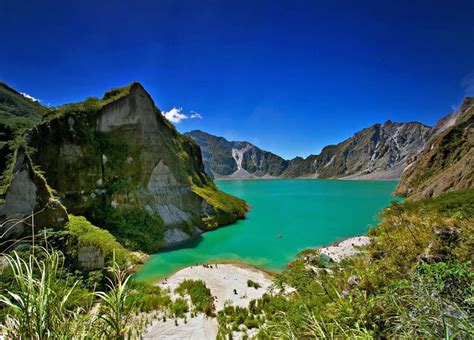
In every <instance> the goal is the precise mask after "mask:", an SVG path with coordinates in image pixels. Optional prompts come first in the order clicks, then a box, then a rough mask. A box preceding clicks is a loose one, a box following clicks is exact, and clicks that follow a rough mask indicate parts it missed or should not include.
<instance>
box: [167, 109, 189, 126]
mask: <svg viewBox="0 0 474 340" xmlns="http://www.w3.org/2000/svg"><path fill="white" fill-rule="evenodd" d="M163 116H165V117H166V119H168V120H169V121H170V122H172V123H175V124H179V123H181V121H183V120H185V119H188V116H186V115H185V114H184V113H183V109H182V108H181V107H179V108H178V107H173V108H172V109H171V110H169V111H168V112H163Z"/></svg>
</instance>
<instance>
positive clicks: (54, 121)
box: [4, 83, 246, 251]
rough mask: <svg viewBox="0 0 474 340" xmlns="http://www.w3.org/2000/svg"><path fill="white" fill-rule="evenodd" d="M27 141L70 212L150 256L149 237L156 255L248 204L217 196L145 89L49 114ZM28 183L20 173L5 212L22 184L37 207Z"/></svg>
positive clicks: (186, 142)
mask: <svg viewBox="0 0 474 340" xmlns="http://www.w3.org/2000/svg"><path fill="white" fill-rule="evenodd" d="M24 139H25V142H26V143H27V144H28V149H31V148H34V150H35V152H34V153H29V154H28V155H27V157H28V160H29V161H30V163H31V164H34V167H36V168H40V169H41V170H42V171H44V177H45V183H46V181H47V184H48V185H49V186H51V188H52V189H54V191H55V192H56V193H57V195H58V196H59V199H60V200H61V202H62V203H63V204H64V206H65V207H66V208H67V210H68V212H70V213H72V214H75V215H84V216H86V217H87V218H88V219H89V220H91V221H93V222H94V223H95V224H97V225H99V226H101V227H104V228H106V229H108V230H109V231H110V232H112V233H113V234H115V235H116V236H117V238H118V239H119V240H120V241H122V243H125V244H126V245H128V246H129V247H130V248H138V249H140V248H141V249H142V250H143V247H140V246H137V245H139V244H147V238H148V237H149V238H150V239H154V240H155V242H154V243H153V244H154V246H153V247H151V248H147V249H146V251H153V250H156V249H157V248H158V247H159V246H163V245H166V244H169V243H172V242H173V241H174V240H176V239H179V241H182V240H184V239H186V236H187V237H188V238H189V237H191V236H192V235H193V234H195V233H198V232H201V231H202V230H208V229H212V228H214V227H217V226H219V225H223V224H227V223H231V222H233V221H235V220H236V219H238V218H243V217H244V214H245V211H246V205H245V202H243V201H242V200H239V199H237V198H235V197H232V196H230V195H226V194H224V193H222V192H220V191H218V189H217V188H216V187H215V185H214V183H213V182H212V180H211V179H210V178H209V177H208V176H207V175H206V174H205V172H204V166H203V163H202V158H201V152H200V150H199V147H198V146H197V145H196V144H195V143H194V142H193V141H192V140H191V139H190V138H187V137H185V136H183V135H181V134H179V133H178V132H177V131H176V129H175V128H174V127H173V126H172V125H171V124H170V123H169V122H168V121H167V120H166V119H165V118H164V117H163V116H162V114H161V112H160V111H159V110H158V109H157V108H156V106H155V104H154V102H153V100H152V99H151V97H150V95H149V94H148V93H147V92H146V91H145V90H144V88H143V87H142V86H141V85H140V84H138V83H133V84H131V85H129V86H127V87H124V88H120V89H114V90H111V91H109V92H107V93H106V94H105V95H104V97H103V98H102V99H97V98H90V99H88V100H86V101H84V102H81V103H75V104H68V105H65V106H63V107H59V108H56V109H53V110H50V111H49V113H48V114H47V115H46V117H45V118H43V119H42V122H41V123H39V124H36V125H35V126H34V127H33V128H32V129H31V130H30V131H29V132H28V133H27V134H26V135H24ZM24 177H25V174H24V172H21V171H16V172H15V175H14V176H13V177H12V180H11V181H10V182H9V183H8V185H7V186H8V188H9V192H8V193H7V194H6V196H5V198H6V203H5V206H10V207H11V206H12V204H15V200H14V199H13V198H15V197H16V196H15V195H13V194H12V193H10V192H11V191H12V190H14V189H15V187H17V186H18V185H17V183H22V184H21V185H22V187H24V190H21V192H22V195H27V194H28V195H29V196H31V197H29V196H28V197H29V198H31V200H28V199H21V201H22V202H25V203H24V204H26V203H27V202H30V201H32V202H34V199H35V193H34V192H33V191H34V188H33V187H32V186H31V185H29V183H28V182H25V180H24ZM26 177H27V176H26ZM26 189H28V190H26ZM17 191H18V190H16V191H15V190H14V192H17ZM36 196H37V195H36ZM30 203H31V202H30ZM26 205H27V204H26ZM30 205H31V204H30ZM22 208H23V207H22ZM24 208H25V209H23V210H26V206H25V207H24ZM27 208H28V210H29V209H30V208H31V207H30V206H28V207H27ZM7 210H8V209H7ZM13 210H15V209H9V211H8V212H5V213H4V216H6V215H8V214H9V213H12V212H14V211H13ZM17 210H18V209H17ZM168 229H170V230H171V231H168V232H167V230H168ZM165 235H168V237H164V236H165ZM169 235H171V236H169ZM177 235H179V237H177ZM160 240H161V241H160ZM150 243H151V242H148V244H150Z"/></svg>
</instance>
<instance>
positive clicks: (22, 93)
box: [20, 92, 40, 102]
mask: <svg viewBox="0 0 474 340" xmlns="http://www.w3.org/2000/svg"><path fill="white" fill-rule="evenodd" d="M20 93H21V95H22V96H23V97H25V98H28V99H30V100H32V101H34V102H40V100H39V99H37V98H35V97H32V96H30V95H29V94H28V93H24V92H20Z"/></svg>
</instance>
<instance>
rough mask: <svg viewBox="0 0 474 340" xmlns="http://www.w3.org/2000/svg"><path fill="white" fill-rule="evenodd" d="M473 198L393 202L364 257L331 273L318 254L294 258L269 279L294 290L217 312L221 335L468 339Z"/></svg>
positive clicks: (472, 304) (473, 280) (471, 329)
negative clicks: (247, 331)
mask: <svg viewBox="0 0 474 340" xmlns="http://www.w3.org/2000/svg"><path fill="white" fill-rule="evenodd" d="M473 195H474V189H469V190H463V191H459V192H451V193H447V194H443V195H441V196H439V197H437V198H434V199H429V200H423V201H417V202H405V203H402V204H399V203H395V202H394V203H393V204H392V205H391V206H390V207H388V208H387V209H385V210H384V212H383V213H382V215H381V223H380V225H379V226H377V227H376V228H374V229H372V230H371V231H370V233H369V236H370V237H371V244H370V245H369V246H368V247H366V248H365V252H363V253H360V254H358V255H356V256H354V257H351V258H349V259H347V260H344V261H343V262H341V263H339V264H337V263H334V262H330V263H329V264H330V268H329V269H328V263H327V261H326V260H325V259H321V258H320V256H319V254H318V253H317V251H305V252H303V253H301V254H300V255H299V256H298V258H297V259H296V260H295V261H294V262H292V263H291V264H289V265H288V267H287V269H285V270H284V271H283V272H282V273H280V274H278V275H277V276H276V278H275V284H276V286H277V288H280V289H282V291H284V290H285V288H287V287H293V288H294V289H296V291H295V292H294V293H290V294H289V295H286V296H285V295H284V294H278V295H273V296H270V295H264V296H263V298H261V299H259V300H257V301H252V303H251V304H250V306H249V308H247V309H239V308H233V307H228V308H226V309H224V311H222V312H220V313H219V317H218V320H219V325H220V330H219V336H220V337H221V338H224V337H226V336H228V334H230V332H231V331H236V330H241V331H242V330H243V331H244V332H245V329H248V328H250V327H248V325H247V324H249V323H250V324H252V322H255V323H256V327H259V328H260V329H261V330H262V331H261V332H260V333H259V337H261V338H266V337H270V338H273V337H276V338H287V339H290V338H291V339H294V338H315V337H316V338H326V337H328V338H365V339H370V338H392V337H396V338H404V337H407V338H426V337H427V338H461V339H462V338H471V337H472V336H473V335H474V326H473V325H474V324H473V311H474V274H473V268H472V263H473V261H474V258H473V253H472V249H474V224H473V222H472V220H473V217H474V215H473V210H472V205H471V204H470V202H473V200H472V197H474V196H473ZM314 266H317V267H319V268H320V270H317V271H314V270H312V268H313V267H314ZM243 325H245V327H244V326H243Z"/></svg>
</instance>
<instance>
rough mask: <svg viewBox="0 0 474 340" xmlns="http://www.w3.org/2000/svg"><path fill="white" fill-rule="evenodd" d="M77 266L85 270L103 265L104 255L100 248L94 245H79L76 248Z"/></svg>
mask: <svg viewBox="0 0 474 340" xmlns="http://www.w3.org/2000/svg"><path fill="white" fill-rule="evenodd" d="M77 261H78V263H79V268H80V269H82V270H85V271H89V270H95V269H99V268H103V267H104V262H105V256H104V253H103V252H102V249H100V247H98V246H94V245H86V246H80V247H79V249H78V250H77Z"/></svg>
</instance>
